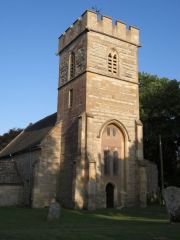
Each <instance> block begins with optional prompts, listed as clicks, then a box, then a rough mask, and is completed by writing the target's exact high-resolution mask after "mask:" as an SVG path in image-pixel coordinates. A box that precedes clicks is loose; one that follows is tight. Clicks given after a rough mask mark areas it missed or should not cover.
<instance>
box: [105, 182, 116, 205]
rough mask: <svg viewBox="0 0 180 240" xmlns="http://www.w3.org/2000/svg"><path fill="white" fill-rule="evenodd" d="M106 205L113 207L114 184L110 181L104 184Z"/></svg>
mask: <svg viewBox="0 0 180 240" xmlns="http://www.w3.org/2000/svg"><path fill="white" fill-rule="evenodd" d="M106 207H107V208H114V186H113V184H112V183H108V184H107V185H106Z"/></svg>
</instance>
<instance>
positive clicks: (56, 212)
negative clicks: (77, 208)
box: [47, 201, 60, 221]
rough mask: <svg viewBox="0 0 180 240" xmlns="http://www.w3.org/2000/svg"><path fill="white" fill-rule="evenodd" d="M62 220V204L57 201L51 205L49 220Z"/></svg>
mask: <svg viewBox="0 0 180 240" xmlns="http://www.w3.org/2000/svg"><path fill="white" fill-rule="evenodd" d="M59 218H60V204H59V203H58V202H56V201H54V202H52V203H51V204H50V205H49V211H48V216H47V220H48V221H56V220H58V219H59Z"/></svg>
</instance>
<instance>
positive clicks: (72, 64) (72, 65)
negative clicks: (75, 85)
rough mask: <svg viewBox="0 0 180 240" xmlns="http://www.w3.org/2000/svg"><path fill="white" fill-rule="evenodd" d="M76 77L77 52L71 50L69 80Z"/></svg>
mask: <svg viewBox="0 0 180 240" xmlns="http://www.w3.org/2000/svg"><path fill="white" fill-rule="evenodd" d="M74 77H75V53H74V52H71V54H70V56H69V80H70V79H72V78H74Z"/></svg>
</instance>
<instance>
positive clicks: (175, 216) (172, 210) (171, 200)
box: [163, 186, 180, 222]
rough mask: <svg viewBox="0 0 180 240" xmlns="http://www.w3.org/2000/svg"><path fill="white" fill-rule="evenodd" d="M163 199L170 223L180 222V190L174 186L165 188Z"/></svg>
mask: <svg viewBox="0 0 180 240" xmlns="http://www.w3.org/2000/svg"><path fill="white" fill-rule="evenodd" d="M163 197H164V200H165V204H166V208H167V211H168V214H169V218H170V222H180V188H177V187H173V186H171V187H167V188H165V189H164V190H163Z"/></svg>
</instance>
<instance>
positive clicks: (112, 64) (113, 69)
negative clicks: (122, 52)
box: [108, 50, 118, 74]
mask: <svg viewBox="0 0 180 240" xmlns="http://www.w3.org/2000/svg"><path fill="white" fill-rule="evenodd" d="M108 72H109V73H112V74H117V72H118V58H117V53H116V52H115V51H114V50H113V51H112V52H110V53H109V54H108Z"/></svg>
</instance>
